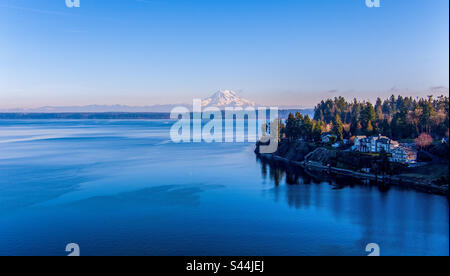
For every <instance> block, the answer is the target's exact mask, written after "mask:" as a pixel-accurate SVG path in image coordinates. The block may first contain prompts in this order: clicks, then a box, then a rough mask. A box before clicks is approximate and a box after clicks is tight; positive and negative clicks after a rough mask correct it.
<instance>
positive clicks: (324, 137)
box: [321, 132, 337, 144]
mask: <svg viewBox="0 0 450 276" xmlns="http://www.w3.org/2000/svg"><path fill="white" fill-rule="evenodd" d="M332 137H334V138H336V139H337V137H336V135H334V134H331V133H328V132H326V133H322V137H321V140H322V143H324V144H327V143H329V142H330V141H331V140H332V139H333V138H332ZM336 139H334V140H336Z"/></svg>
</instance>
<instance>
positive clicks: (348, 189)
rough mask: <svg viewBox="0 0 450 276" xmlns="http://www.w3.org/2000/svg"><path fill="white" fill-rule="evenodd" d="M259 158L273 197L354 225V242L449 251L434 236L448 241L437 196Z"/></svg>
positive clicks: (408, 251) (444, 206) (444, 205)
mask: <svg viewBox="0 0 450 276" xmlns="http://www.w3.org/2000/svg"><path fill="white" fill-rule="evenodd" d="M258 163H259V164H260V166H261V172H262V176H263V177H264V178H268V180H269V181H270V182H271V183H272V185H273V186H272V189H270V193H269V194H270V195H271V196H273V199H274V200H275V201H276V202H282V201H283V200H284V201H285V202H286V203H287V205H288V206H289V207H290V208H295V209H297V210H299V211H302V214H307V213H305V212H309V211H311V210H316V211H317V210H319V211H320V212H322V213H323V215H324V216H330V219H329V222H330V225H331V224H332V222H338V223H339V224H345V225H348V224H350V225H354V226H356V227H357V229H359V230H358V232H359V234H358V235H357V236H356V237H355V236H354V235H355V234H353V236H352V237H351V238H352V239H353V241H352V242H353V243H356V244H355V247H363V246H364V245H365V244H368V243H372V242H376V243H379V244H380V245H381V246H382V248H383V247H384V248H395V254H399V255H415V254H423V252H422V253H420V252H419V251H416V250H417V249H418V248H426V249H427V250H426V252H428V253H429V254H444V255H445V254H448V251H445V249H446V247H445V246H444V247H442V246H440V245H439V241H444V242H446V241H448V211H449V206H448V199H445V198H443V197H442V196H436V195H431V194H425V193H421V192H416V191H411V190H407V189H401V188H397V187H389V186H387V185H381V184H379V183H375V182H370V181H358V180H357V179H353V178H348V177H338V176H333V175H321V174H313V173H311V172H308V171H306V170H303V169H302V168H298V167H295V166H292V165H289V164H286V163H284V162H279V161H274V160H266V159H259V158H258ZM444 214H445V216H444V217H443V215H444ZM438 217H440V218H441V220H439V219H438ZM442 218H444V219H442ZM432 233H433V234H432ZM346 238H349V239H350V237H346V236H345V233H342V237H338V239H342V240H344V239H346ZM441 245H442V244H441ZM447 249H448V247H447ZM436 250H439V251H436ZM392 252H393V251H392ZM392 252H391V253H390V254H394V253H392Z"/></svg>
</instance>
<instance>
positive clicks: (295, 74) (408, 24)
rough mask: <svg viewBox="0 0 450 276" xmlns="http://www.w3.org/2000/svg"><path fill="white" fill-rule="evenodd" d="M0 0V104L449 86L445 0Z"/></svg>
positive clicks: (146, 101) (277, 99)
mask: <svg viewBox="0 0 450 276" xmlns="http://www.w3.org/2000/svg"><path fill="white" fill-rule="evenodd" d="M381 4H382V7H381V8H372V9H369V8H367V7H366V5H365V0H296V1H294V0H81V7H80V8H73V9H69V8H67V7H66V5H65V0H0V107H2V108H5V107H6V108H10V107H37V106H44V105H85V104H128V105H151V104H165V103H189V102H192V99H193V98H198V97H200V98H201V97H206V96H209V95H210V94H212V93H213V92H215V91H216V90H218V89H232V90H235V91H237V92H238V93H239V94H240V95H241V96H243V97H245V98H249V99H251V100H253V101H256V102H258V103H261V104H265V105H293V104H295V105H301V106H314V105H315V104H316V103H317V102H318V101H320V100H321V99H323V98H328V97H335V96H338V95H343V96H346V97H349V98H350V97H358V98H361V99H371V100H372V99H374V98H375V97H376V96H378V95H380V96H382V97H385V96H388V95H390V94H392V93H395V94H399V93H400V94H404V95H413V96H416V95H427V94H429V93H430V88H431V87H441V86H444V87H448V86H449V13H448V10H449V1H448V0H381Z"/></svg>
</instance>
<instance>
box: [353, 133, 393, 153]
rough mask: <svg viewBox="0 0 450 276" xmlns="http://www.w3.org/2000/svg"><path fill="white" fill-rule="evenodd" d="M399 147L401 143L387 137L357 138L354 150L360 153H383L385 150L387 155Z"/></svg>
mask: <svg viewBox="0 0 450 276" xmlns="http://www.w3.org/2000/svg"><path fill="white" fill-rule="evenodd" d="M398 146H399V143H398V142H396V141H394V140H392V139H390V138H388V137H386V136H381V135H378V136H372V137H366V136H357V137H356V139H355V143H354V147H353V149H354V150H356V151H360V152H374V153H375V152H381V151H382V150H383V149H384V151H385V152H387V153H392V151H393V150H394V149H395V148H397V147H398Z"/></svg>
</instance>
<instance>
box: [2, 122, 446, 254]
mask: <svg viewBox="0 0 450 276" xmlns="http://www.w3.org/2000/svg"><path fill="white" fill-rule="evenodd" d="M170 125H171V123H170V122H169V121H0V255H66V253H65V246H66V244H68V243H72V242H74V243H78V244H79V245H80V247H81V254H82V255H365V254H366V253H365V246H366V245H367V244H368V243H378V244H379V245H380V247H381V254H382V255H448V254H449V205H448V200H447V198H446V197H442V196H433V195H428V194H422V193H418V192H415V191H406V190H400V189H393V188H392V189H389V190H383V189H379V188H378V187H376V186H370V185H354V184H356V183H354V182H353V181H351V180H340V181H338V182H335V181H329V180H320V179H318V178H315V177H311V176H309V175H307V174H305V173H303V172H301V171H291V170H287V171H286V170H284V169H283V168H276V167H271V166H269V165H268V164H264V163H262V162H260V161H258V160H256V157H255V155H254V154H253V145H251V144H173V143H171V142H170V141H169V128H170Z"/></svg>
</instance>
